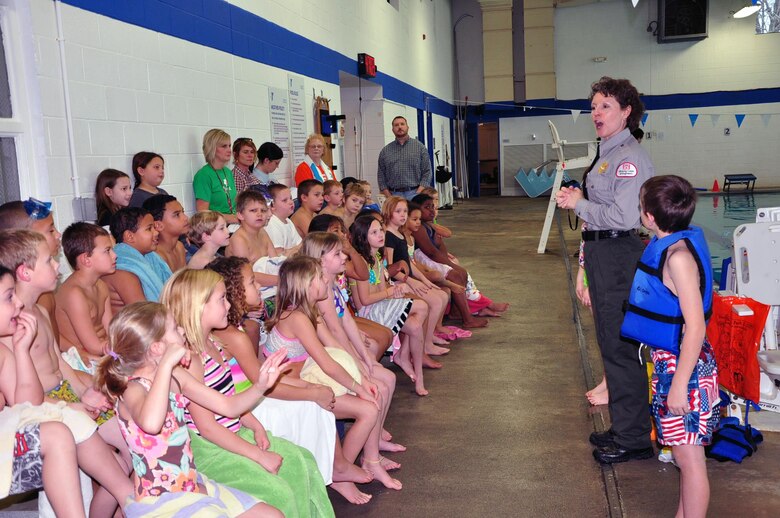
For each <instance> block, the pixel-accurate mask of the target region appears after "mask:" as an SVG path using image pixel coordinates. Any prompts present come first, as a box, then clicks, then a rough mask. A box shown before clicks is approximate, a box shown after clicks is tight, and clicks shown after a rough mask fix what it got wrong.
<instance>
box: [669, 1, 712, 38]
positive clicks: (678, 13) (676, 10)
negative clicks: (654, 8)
mask: <svg viewBox="0 0 780 518" xmlns="http://www.w3.org/2000/svg"><path fill="white" fill-rule="evenodd" d="M706 37H707V0H658V43H674V42H677V41H696V40H703V39H704V38H706Z"/></svg>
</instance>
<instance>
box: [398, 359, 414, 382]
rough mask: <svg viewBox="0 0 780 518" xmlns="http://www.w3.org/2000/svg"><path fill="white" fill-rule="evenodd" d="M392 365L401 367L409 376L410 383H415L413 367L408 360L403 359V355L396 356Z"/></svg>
mask: <svg viewBox="0 0 780 518" xmlns="http://www.w3.org/2000/svg"><path fill="white" fill-rule="evenodd" d="M393 363H395V364H396V365H398V366H399V367H401V370H402V371H404V372H405V373H406V375H407V376H409V379H411V380H412V381H417V376H415V375H414V366H413V365H412V362H411V361H410V360H409V358H404V357H403V355H401V354H398V355H396V356H395V358H393Z"/></svg>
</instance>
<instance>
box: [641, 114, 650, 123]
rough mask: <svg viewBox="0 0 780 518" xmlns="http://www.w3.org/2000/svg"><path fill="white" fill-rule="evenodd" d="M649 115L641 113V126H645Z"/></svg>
mask: <svg viewBox="0 0 780 518" xmlns="http://www.w3.org/2000/svg"><path fill="white" fill-rule="evenodd" d="M649 115H650V114H649V113H647V112H645V113H643V114H642V126H644V125H645V122H647V117H648V116H649Z"/></svg>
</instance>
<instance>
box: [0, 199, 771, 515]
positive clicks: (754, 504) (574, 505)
mask: <svg viewBox="0 0 780 518" xmlns="http://www.w3.org/2000/svg"><path fill="white" fill-rule="evenodd" d="M546 207H547V200H546V199H541V198H539V199H527V198H481V199H475V200H469V201H466V202H464V203H462V204H459V205H457V206H456V208H455V210H453V211H442V212H441V217H440V219H441V222H442V223H443V224H445V225H448V226H450V227H451V228H452V229H453V230H454V231H455V236H454V237H453V238H452V239H451V240H449V241H448V246H449V247H450V249H451V250H452V251H453V252H454V253H455V254H457V255H458V256H459V257H460V259H461V262H462V263H463V264H464V266H466V267H467V268H468V269H469V270H470V271H471V273H472V275H473V277H474V279H475V280H476V282H477V284H478V286H479V288H480V290H482V291H483V292H485V294H487V295H488V296H489V297H491V298H493V299H494V300H496V301H507V302H510V303H511V304H512V307H511V309H510V311H509V312H508V313H507V314H505V315H504V316H503V317H501V318H496V319H491V322H490V326H489V327H488V328H487V329H484V330H477V331H475V333H474V336H473V337H472V338H470V339H465V340H459V341H458V342H456V343H455V344H454V345H453V350H452V352H451V353H450V354H449V355H448V356H445V357H443V358H441V361H442V362H443V363H444V368H443V369H442V370H440V371H430V370H429V371H426V372H425V380H426V386H427V388H428V389H429V390H430V392H431V394H430V396H428V397H426V398H419V397H417V396H415V395H413V394H412V384H411V382H410V381H409V379H408V378H406V377H405V376H404V375H403V374H402V373H400V371H398V373H399V374H398V388H397V390H396V395H395V398H394V400H393V406H392V409H391V412H390V415H389V417H388V421H387V428H388V430H390V431H391V432H392V433H393V434H394V437H395V440H397V441H398V442H401V443H403V444H405V445H406V446H407V447H408V451H407V452H406V453H401V454H388V457H391V458H393V459H394V460H397V461H399V462H401V463H402V469H401V470H400V471H397V472H394V473H395V476H397V477H398V478H399V479H400V480H401V481H402V482H403V483H404V488H403V490H402V491H391V490H388V489H385V488H384V487H382V486H381V485H380V484H379V483H376V482H373V483H371V484H367V485H365V486H361V489H362V490H363V491H366V492H368V493H371V494H373V499H372V501H371V502H369V503H368V504H367V505H364V506H353V505H350V504H348V503H346V502H345V500H344V499H343V498H341V497H340V496H339V495H337V494H335V493H334V492H332V491H331V492H330V493H331V498H332V501H333V502H334V507H335V509H336V514H337V516H339V517H353V516H354V517H359V516H360V517H362V516H375V517H389V516H402V517H410V518H411V517H448V518H449V517H472V516H473V517H476V516H491V517H498V516H500V517H570V516H571V517H604V516H612V517H619V516H625V517H657V516H673V515H674V513H675V510H676V506H677V497H678V493H677V487H678V482H679V474H678V472H677V470H676V468H674V467H673V466H672V465H670V464H663V463H660V462H658V461H657V460H655V459H651V460H647V461H635V462H630V463H627V464H620V465H616V466H615V467H614V469H613V468H605V469H602V468H601V467H600V466H598V465H597V464H596V463H595V462H594V461H593V459H592V457H591V449H592V448H591V446H590V444H589V443H588V435H589V434H590V432H591V431H593V429H594V422H599V423H600V422H601V421H602V420H603V419H606V417H605V415H604V413H605V412H604V408H603V407H597V408H591V407H590V406H589V405H588V403H587V401H586V400H585V398H584V397H583V394H584V393H585V391H586V390H587V389H588V388H589V386H588V383H586V379H585V372H589V377H591V378H593V379H595V380H599V379H601V364H600V358H599V354H598V350H597V346H596V344H595V339H594V334H593V325H592V319H591V318H590V316H589V315H588V313H587V312H585V311H583V312H582V313H581V317H582V333H583V337H584V341H585V344H586V345H587V351H586V354H585V355H584V356H585V357H586V358H587V364H586V366H585V368H583V362H582V360H581V355H580V347H579V340H578V333H577V329H576V326H575V323H574V320H573V310H572V300H571V297H570V291H569V275H570V273H573V272H574V270H573V269H574V268H576V267H577V265H576V261H575V260H574V258H573V257H570V259H571V261H570V263H571V268H572V272H570V271H568V270H567V268H566V266H565V262H564V258H563V251H562V247H561V239H560V236H559V231H558V229H557V227H556V226H555V225H554V226H553V228H552V231H551V233H550V239H549V242H548V246H547V253H546V254H543V255H539V254H537V253H536V247H537V244H538V241H539V234H540V231H541V226H542V221H543V218H544V211H545V210H546ZM562 216H563V218H562V219H563V227H564V228H565V229H566V230H565V231H564V241H565V243H566V252H567V253H568V254H569V256H572V255H573V254H574V252H575V251H576V249H577V245H578V242H579V235H578V233H577V232H574V231H570V230H568V228H567V224H566V215H565V214H562ZM764 437H765V441H764V443H763V444H762V445H761V446H760V448H759V451H758V453H757V454H755V455H754V456H753V457H751V458H748V459H746V460H745V461H744V462H743V463H742V464H741V465H738V464H734V463H725V464H721V463H717V462H714V461H711V460H710V461H708V462H707V466H708V471H709V476H710V482H711V489H712V498H711V505H710V512H709V516H713V517H718V516H729V517H731V516H739V517H747V516H749V517H751V518H757V517H761V516H776V515H777V510H778V509H780V484H778V483H777V482H778V480H780V462H778V459H780V434H776V433H765V434H764ZM17 509H18V508H17ZM6 515H7V516H21V514H16V513H8V514H5V513H4V512H3V511H2V510H0V516H6ZM32 515H33V516H34V515H35V514H32Z"/></svg>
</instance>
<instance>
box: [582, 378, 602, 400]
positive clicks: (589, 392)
mask: <svg viewBox="0 0 780 518" xmlns="http://www.w3.org/2000/svg"><path fill="white" fill-rule="evenodd" d="M606 391H607V378H604V377H602V378H601V383H599V384H598V385H596V386H595V387H593V388H592V389H590V390H589V391H587V392H586V393H585V397H590V396H592V395H593V394H596V393H597V392H606Z"/></svg>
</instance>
